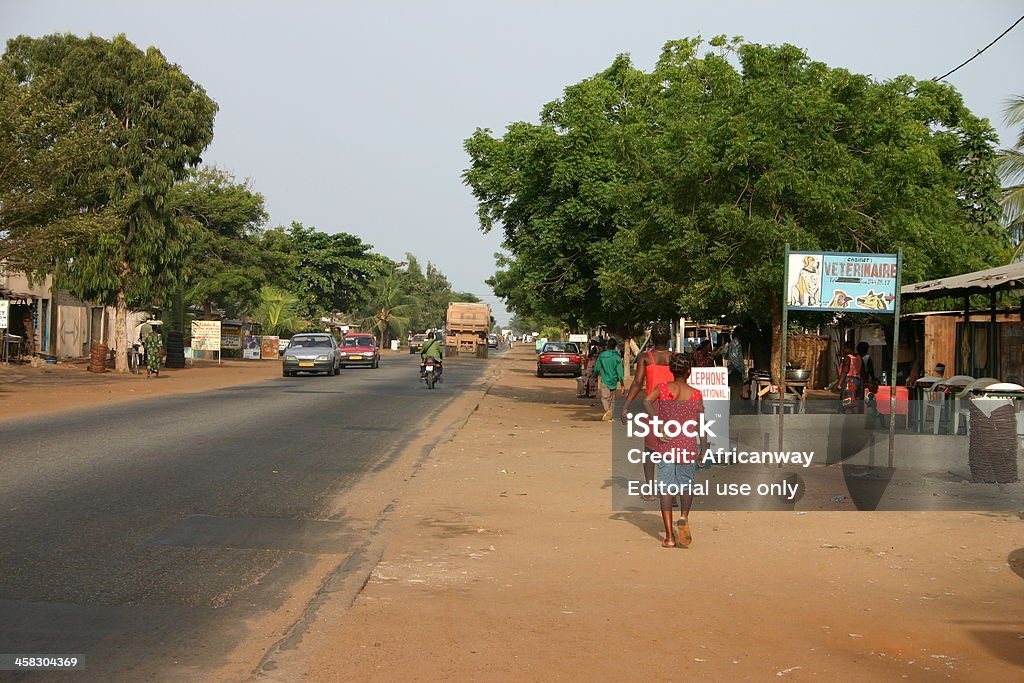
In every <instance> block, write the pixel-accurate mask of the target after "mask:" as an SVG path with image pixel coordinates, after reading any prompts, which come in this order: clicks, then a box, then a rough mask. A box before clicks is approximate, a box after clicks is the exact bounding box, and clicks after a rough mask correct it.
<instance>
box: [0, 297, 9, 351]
mask: <svg viewBox="0 0 1024 683" xmlns="http://www.w3.org/2000/svg"><path fill="white" fill-rule="evenodd" d="M10 317H11V302H10V300H8V299H0V343H2V344H3V345H4V349H3V356H4V362H5V363H7V362H8V361H9V359H8V358H7V330H8V329H9V328H10Z"/></svg>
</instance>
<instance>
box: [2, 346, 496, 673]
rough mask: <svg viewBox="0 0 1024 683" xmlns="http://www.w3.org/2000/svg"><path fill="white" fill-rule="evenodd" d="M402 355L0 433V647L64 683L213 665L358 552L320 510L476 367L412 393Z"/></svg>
mask: <svg viewBox="0 0 1024 683" xmlns="http://www.w3.org/2000/svg"><path fill="white" fill-rule="evenodd" d="M415 360H416V359H415V358H414V357H412V356H408V357H406V356H395V357H386V358H385V359H384V361H383V362H382V364H381V367H380V368H379V369H377V370H370V369H355V368H353V369H348V370H343V371H342V374H341V376H339V377H324V376H300V377H297V378H288V379H284V378H278V379H275V380H271V381H267V382H263V383H260V384H254V385H250V386H246V387H235V388H231V389H223V390H218V391H213V392H209V393H205V394H197V395H190V396H171V397H164V398H159V399H150V400H146V401H141V402H138V403H136V404H133V405H131V406H130V407H126V404H122V405H120V406H114V407H109V408H102V409H92V410H80V411H73V412H68V413H64V414H61V415H57V416H50V417H46V418H33V419H27V420H19V421H16V422H6V423H4V424H3V426H2V427H0V437H2V438H0V444H2V451H0V513H2V514H0V653H29V652H35V653H44V654H46V653H78V654H83V655H85V658H86V667H87V668H86V671H85V672H80V673H79V674H78V675H74V676H73V677H74V679H75V680H161V679H169V678H187V677H189V676H181V675H175V672H185V671H191V672H193V673H194V672H195V671H197V670H198V671H209V670H210V669H211V668H213V667H215V666H217V665H218V664H219V663H223V659H221V657H222V655H223V654H224V653H225V652H226V651H228V650H230V649H231V648H232V647H233V646H234V645H236V644H237V643H238V642H240V639H242V638H245V637H250V636H252V635H254V634H250V633H247V632H246V631H245V628H244V627H243V625H242V623H243V620H245V619H247V618H249V617H252V616H254V615H257V616H258V614H260V613H261V612H262V611H265V610H272V609H274V608H275V606H276V605H278V604H279V603H280V600H281V597H282V595H283V594H284V592H285V591H286V589H287V587H288V586H289V585H291V584H292V583H293V582H294V581H295V580H296V579H298V578H299V577H301V576H302V575H303V573H304V572H306V571H308V570H309V568H310V567H311V566H312V565H313V563H314V561H315V560H316V558H317V556H318V554H319V553H325V552H345V551H346V550H348V549H351V548H353V547H355V545H357V544H358V543H359V542H360V539H361V536H360V535H361V533H364V532H361V531H359V530H356V529H353V528H351V527H349V526H348V525H347V524H346V523H345V519H344V518H335V519H327V515H328V514H329V513H328V512H327V510H325V503H326V501H328V500H329V499H330V498H331V497H333V496H334V495H336V494H337V493H339V492H340V491H342V490H344V489H345V488H346V487H348V486H350V485H351V484H352V483H354V482H355V481H358V479H359V478H360V477H361V476H362V475H363V474H364V473H366V472H367V471H368V470H370V469H372V468H375V467H385V466H387V460H386V457H387V455H388V453H389V452H391V453H393V452H394V451H395V449H396V448H399V447H400V446H401V444H402V443H403V442H405V441H408V440H410V439H411V438H412V437H414V436H415V433H416V430H414V429H412V426H414V425H416V424H417V423H420V421H421V420H423V419H424V418H427V417H428V416H430V415H432V414H436V412H440V410H441V409H443V407H444V405H445V404H446V403H447V402H448V401H449V400H451V398H452V397H454V396H456V395H458V394H459V393H460V391H461V390H464V389H465V388H466V387H469V386H473V385H477V384H479V383H480V382H481V376H482V373H483V370H484V368H485V367H486V365H487V361H477V360H474V359H466V360H461V359H456V360H452V361H451V362H450V363H449V364H448V365H449V367H448V368H446V373H445V374H446V377H445V380H446V381H445V383H444V384H441V385H438V389H436V390H434V391H430V392H428V391H427V390H426V388H425V386H424V385H423V384H421V383H417V382H416V381H415V372H416V369H415V368H416V366H415ZM83 674H84V675H83ZM4 675H5V674H2V673H0V676H4Z"/></svg>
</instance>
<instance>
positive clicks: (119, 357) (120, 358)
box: [114, 289, 128, 372]
mask: <svg viewBox="0 0 1024 683" xmlns="http://www.w3.org/2000/svg"><path fill="white" fill-rule="evenodd" d="M127 326H128V302H127V300H125V297H124V289H119V290H117V304H116V305H115V307H114V348H115V349H117V351H116V353H115V354H114V369H115V370H116V371H117V372H128V330H127V329H126V328H127Z"/></svg>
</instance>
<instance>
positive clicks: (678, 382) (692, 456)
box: [644, 353, 707, 548]
mask: <svg viewBox="0 0 1024 683" xmlns="http://www.w3.org/2000/svg"><path fill="white" fill-rule="evenodd" d="M690 366H691V360H690V359H689V358H687V357H686V356H684V355H683V354H681V353H676V354H673V355H672V360H671V369H672V374H673V376H674V380H673V381H671V382H663V383H661V384H659V385H658V386H656V387H654V388H653V389H652V390H651V391H649V392H648V393H647V397H646V399H645V400H644V405H645V406H646V407H647V413H648V414H649V415H657V416H658V417H660V418H661V419H662V420H664V421H674V422H677V423H678V424H679V425H687V426H688V427H689V428H690V432H691V433H693V429H694V428H695V427H696V424H699V422H700V416H701V413H703V412H704V397H703V396H702V395H701V393H700V390H699V389H695V388H694V387H692V386H690V384H689V383H688V382H687V381H686V380H687V378H689V376H690ZM687 423H689V424H687ZM658 441H659V442H660V447H659V448H658V449H657V451H658V452H660V453H662V454H663V455H667V454H668V453H673V454H674V457H673V458H672V462H659V463H658V488H659V491H660V494H661V495H660V497H661V520H662V522H663V523H664V525H665V540H663V541H662V543H661V545H662V547H665V548H674V547H676V545H677V544H678V545H681V546H683V547H684V548H685V547H686V546H688V545H690V543H691V542H692V541H693V536H692V535H691V534H690V522H689V516H690V506H691V505H693V491H692V489H691V487H692V486H693V475H694V473H695V472H696V471H697V463H698V462H700V458H701V454H703V453H704V452H705V450H706V449H707V442H706V439H705V438H704V437H703V436H687V435H686V434H684V433H680V434H679V435H678V436H675V437H672V438H669V437H668V436H663V437H662V438H660V439H658ZM676 496H679V511H680V517H679V525H678V535H675V534H673V527H672V503H673V502H675V498H676Z"/></svg>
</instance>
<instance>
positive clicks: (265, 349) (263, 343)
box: [260, 335, 281, 360]
mask: <svg viewBox="0 0 1024 683" xmlns="http://www.w3.org/2000/svg"><path fill="white" fill-rule="evenodd" d="M280 341H281V338H280V337H271V336H269V335H263V336H262V337H260V358H262V359H263V360H266V359H268V358H272V359H276V358H277V347H278V344H279V343H280Z"/></svg>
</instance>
